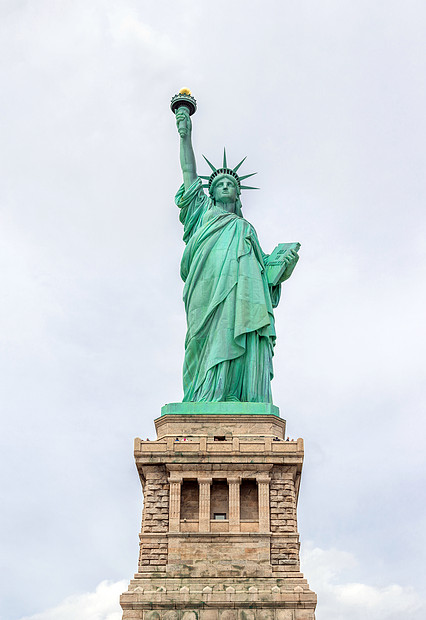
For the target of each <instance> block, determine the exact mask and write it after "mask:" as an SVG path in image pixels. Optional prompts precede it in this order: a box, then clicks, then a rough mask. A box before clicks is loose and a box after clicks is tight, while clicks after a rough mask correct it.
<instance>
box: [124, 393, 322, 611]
mask: <svg viewBox="0 0 426 620" xmlns="http://www.w3.org/2000/svg"><path fill="white" fill-rule="evenodd" d="M213 404H214V403H213ZM213 404H212V403H209V406H210V408H212V406H213ZM220 405H223V403H221V404H220ZM156 427H157V431H158V437H159V438H158V440H157V441H150V442H148V441H147V442H144V441H141V440H140V439H137V440H135V458H136V464H137V468H138V472H139V475H140V478H141V482H142V486H143V492H144V508H143V513H142V528H141V534H140V556H139V564H138V572H137V574H136V575H135V578H134V579H133V580H132V581H131V583H130V586H129V590H128V592H125V593H124V594H123V595H122V597H121V605H122V608H123V620H136V619H138V620H314V617H315V616H314V611H315V606H316V595H315V594H314V592H312V591H311V590H310V589H309V585H308V583H307V581H306V579H304V577H303V574H302V573H301V572H300V562H299V535H298V531H297V515H296V509H297V494H298V488H299V482H300V475H301V470H302V462H303V440H301V439H298V440H297V441H295V442H286V441H283V437H284V430H285V422H284V421H283V420H281V419H280V418H278V417H277V416H275V415H269V414H268V415H266V414H265V415H257V414H256V415H238V416H237V415H235V416H233V415H220V414H218V415H216V414H214V415H210V414H209V415H207V414H206V415H165V416H162V418H160V419H159V420H156ZM223 437H225V440H223ZM177 438H179V441H176V439H177ZM218 438H220V440H218ZM183 439H185V441H183ZM224 515H225V518H223V516H224ZM219 517H222V518H219Z"/></svg>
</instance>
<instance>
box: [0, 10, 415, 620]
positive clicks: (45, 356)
mask: <svg viewBox="0 0 426 620" xmlns="http://www.w3.org/2000/svg"><path fill="white" fill-rule="evenodd" d="M425 32H426V5H425V3H424V0H404V1H402V0H400V1H398V0H386V1H384V0H382V1H379V0H376V1H374V0H373V1H372V0H368V1H367V0H358V1H357V2H353V1H352V0H322V1H314V0H310V1H306V0H280V1H278V0H276V1H271V0H263V2H262V3H261V2H255V1H253V0H249V1H248V0H246V1H244V2H243V1H241V0H236V1H232V2H224V1H223V0H218V1H217V2H215V3H213V4H212V3H208V2H204V1H201V0H198V2H196V1H195V0H181V1H179V2H174V1H171V0H167V1H166V0H158V1H157V2H148V1H146V0H120V2H114V1H112V0H102V1H101V0H91V1H90V2H87V0H73V1H72V2H71V1H68V2H58V1H54V0H38V1H37V2H34V1H33V2H30V1H29V0H2V2H1V4H0V75H1V85H2V88H1V94H0V127H1V141H0V144H1V146H0V157H1V171H2V173H1V177H0V178H1V181H0V291H1V293H0V295H1V304H0V336H1V350H0V377H1V379H0V407H1V420H2V428H1V439H0V441H1V445H0V455H1V465H0V476H1V489H2V491H1V494H2V500H3V502H2V504H3V507H2V510H1V513H0V532H1V538H2V540H1V541H0V548H1V554H0V555H1V559H0V563H1V572H0V583H1V586H0V587H1V590H2V592H1V596H0V598H1V604H0V618H1V619H2V620H24V619H25V620H30V619H31V620H75V618H81V619H83V620H119V619H120V618H121V614H120V608H119V604H118V596H119V594H120V592H122V591H124V590H125V589H126V588H127V583H128V581H129V580H130V578H131V577H132V576H133V573H134V572H135V571H136V569H137V557H138V533H139V529H140V519H141V508H142V494H141V489H140V483H139V480H138V476H137V473H136V469H135V466H134V462H133V438H134V437H136V436H139V437H141V438H143V439H145V438H147V437H149V438H151V439H153V438H154V437H155V432H154V425H153V420H154V418H156V417H158V416H159V414H160V408H161V406H162V405H163V404H165V403H167V402H174V401H179V400H181V398H182V389H181V366H182V361H183V345H184V337H185V315H184V309H183V304H182V282H181V280H180V277H179V262H180V257H181V255H182V251H183V243H182V229H181V225H180V224H179V221H178V213H177V208H176V207H175V206H174V194H175V192H176V190H177V188H178V186H179V184H180V182H181V175H180V168H179V159H178V135H177V132H176V129H175V124H174V118H173V115H172V114H171V112H170V109H169V102H170V98H171V97H172V95H173V94H175V93H176V92H177V91H178V90H179V89H180V88H182V87H184V86H186V87H189V88H191V90H192V92H193V94H194V95H195V97H196V99H197V101H198V106H199V109H198V111H197V113H196V115H195V117H194V130H193V140H194V148H195V151H196V155H197V161H198V164H199V172H200V174H207V173H208V169H207V166H206V165H205V164H203V162H202V157H201V154H202V153H204V154H205V155H206V156H207V157H208V158H209V159H210V160H211V161H213V162H214V163H220V162H221V156H222V151H223V147H224V145H226V148H227V153H228V163H229V164H230V165H235V164H236V163H237V162H238V161H240V160H241V159H242V158H243V157H244V156H245V155H247V160H246V162H245V164H244V166H243V167H242V168H241V173H243V174H247V173H249V172H253V171H257V172H258V175H257V177H255V178H256V183H253V184H256V185H258V186H259V187H260V188H261V190H260V191H258V192H254V191H252V192H245V193H244V194H243V196H242V199H243V212H244V215H245V217H246V218H247V219H248V220H249V221H250V222H251V223H252V224H253V225H254V226H255V228H256V230H257V232H258V235H259V239H260V241H261V244H262V247H263V250H264V251H265V252H270V251H272V249H273V248H274V247H275V245H276V244H277V243H279V242H286V241H300V242H301V244H302V248H301V250H300V256H301V259H300V261H299V263H298V266H297V268H296V270H295V272H294V274H293V276H292V278H291V279H290V280H289V281H288V282H287V283H286V285H285V287H284V290H283V295H282V300H281V303H280V306H279V308H278V309H277V311H276V327H277V333H278V341H277V347H276V354H275V379H274V382H273V393H274V402H275V404H277V405H278V406H279V407H280V410H281V415H282V417H284V418H285V419H286V420H287V424H288V426H287V429H288V434H289V435H290V437H294V438H296V437H303V438H304V440H305V465H304V473H303V480H302V487H301V495H300V501H299V531H300V534H301V540H302V570H303V571H304V573H305V575H306V577H307V579H308V581H309V583H310V585H311V587H312V589H313V590H315V591H316V592H317V593H318V600H319V602H318V607H317V620H343V618H344V619H345V620H358V619H359V620H361V619H363V620H364V619H365V618H368V619H369V620H397V619H398V620H399V619H400V618H402V617H404V618H410V620H424V618H425V617H426V602H425V601H426V592H425V578H424V572H425V571H424V566H425V564H426V558H425V547H426V545H425V530H426V528H425V498H424V488H425V480H424V477H425V449H424V445H425V431H426V429H425V426H426V425H425V409H424V396H425V387H424V385H425V379H424V366H425V362H424V359H425V348H426V330H425V326H424V325H425V310H426V309H425V305H426V292H425V276H426V251H425V242H424V240H425V237H426V230H425V219H426V218H425V170H426V161H425V159H426V157H425V143H426V120H425V117H426V115H425V110H426V84H425V82H426V37H425Z"/></svg>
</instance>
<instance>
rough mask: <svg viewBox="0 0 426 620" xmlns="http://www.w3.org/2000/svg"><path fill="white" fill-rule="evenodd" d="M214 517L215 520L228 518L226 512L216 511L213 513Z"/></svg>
mask: <svg viewBox="0 0 426 620" xmlns="http://www.w3.org/2000/svg"><path fill="white" fill-rule="evenodd" d="M213 519H214V520H215V521H225V519H226V512H215V513H214V514H213Z"/></svg>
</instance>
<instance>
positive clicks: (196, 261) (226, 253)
mask: <svg viewBox="0 0 426 620" xmlns="http://www.w3.org/2000/svg"><path fill="white" fill-rule="evenodd" d="M181 92H184V91H181ZM186 92H189V91H186ZM172 102H173V100H172ZM194 102H195V100H194ZM174 111H175V113H176V122H177V127H178V133H179V136H180V163H181V168H182V173H183V185H182V186H181V187H180V189H179V190H178V192H177V194H176V198H175V201H176V204H177V206H178V207H179V209H180V221H181V223H182V224H183V227H184V233H183V240H184V242H185V245H186V247H185V250H184V253H183V257H182V262H181V276H182V279H183V281H184V283H185V284H184V292H183V299H184V303H185V310H186V317H187V334H186V339H185V360H184V366H183V388H184V397H183V401H184V402H188V401H190V402H199V401H203V402H218V401H241V402H262V403H272V393H271V380H272V378H273V366H272V357H273V353H274V346H275V337H276V335H275V323H274V312H273V308H275V307H276V306H277V305H278V302H279V299H280V293H281V283H282V282H283V281H284V280H286V279H287V278H289V277H290V275H291V273H292V271H293V269H294V267H295V265H296V262H297V260H298V255H297V250H298V248H299V244H297V243H292V244H280V245H278V246H277V248H276V249H275V250H274V252H273V253H272V254H271V255H270V256H269V255H266V254H265V253H264V252H263V251H262V249H261V247H260V244H259V240H258V238H257V234H256V231H255V229H254V228H253V226H252V225H251V224H250V223H249V222H247V220H245V219H244V217H243V214H242V210H241V200H240V194H241V190H242V189H255V188H251V187H250V188H249V187H247V186H244V185H242V184H241V181H243V180H244V179H246V178H248V177H250V176H252V175H251V174H247V175H244V176H239V175H238V170H239V168H240V166H241V164H242V163H243V161H244V159H245V158H244V159H243V160H242V161H241V162H240V163H239V164H238V165H237V166H235V167H234V168H229V167H228V165H227V161H226V152H225V151H224V156H223V165H222V167H221V168H216V167H215V166H213V165H212V164H211V163H210V162H209V161H208V160H207V159H206V158H205V159H206V161H207V163H208V165H209V166H210V168H211V170H212V174H211V175H210V176H209V177H203V176H201V177H200V176H198V175H197V168H196V162H195V156H194V151H193V148H192V141H191V132H192V123H191V118H190V109H189V108H188V107H186V106H184V105H181V106H180V107H177V109H175V110H174ZM193 111H195V108H194V110H192V112H193ZM253 174H255V173H253ZM202 179H203V180H205V181H206V184H204V185H203V182H202ZM203 187H206V188H207V189H208V194H207V193H205V192H204V190H203Z"/></svg>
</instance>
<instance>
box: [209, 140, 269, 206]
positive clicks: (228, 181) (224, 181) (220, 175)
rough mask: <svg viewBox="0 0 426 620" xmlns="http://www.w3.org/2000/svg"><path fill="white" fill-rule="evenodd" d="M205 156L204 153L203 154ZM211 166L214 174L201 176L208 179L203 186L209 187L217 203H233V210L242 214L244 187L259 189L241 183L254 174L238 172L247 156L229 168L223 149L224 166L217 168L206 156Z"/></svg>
mask: <svg viewBox="0 0 426 620" xmlns="http://www.w3.org/2000/svg"><path fill="white" fill-rule="evenodd" d="M203 157H204V155H203ZM204 159H205V160H206V162H207V163H208V165H209V166H210V168H211V169H212V171H213V172H212V174H211V175H210V176H202V175H200V176H201V178H202V179H204V180H205V181H208V183H206V184H205V185H203V187H207V188H208V190H209V194H210V196H211V197H212V199H213V201H214V202H215V203H216V204H217V203H219V204H223V205H231V204H234V205H235V206H234V208H233V209H232V211H233V212H234V213H236V214H237V215H239V216H242V213H241V200H240V194H241V190H242V189H257V188H255V187H248V186H247V185H241V181H242V180H243V179H247V178H248V177H251V176H253V174H256V173H252V174H245V175H243V176H239V175H238V174H237V170H238V169H239V167H240V166H241V164H242V163H243V162H244V160H245V157H244V159H243V160H242V161H240V163H239V164H238V165H237V166H235V168H228V165H227V163H226V152H225V149H223V165H222V168H216V167H215V166H213V164H211V163H210V162H209V160H208V159H207V157H204Z"/></svg>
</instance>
